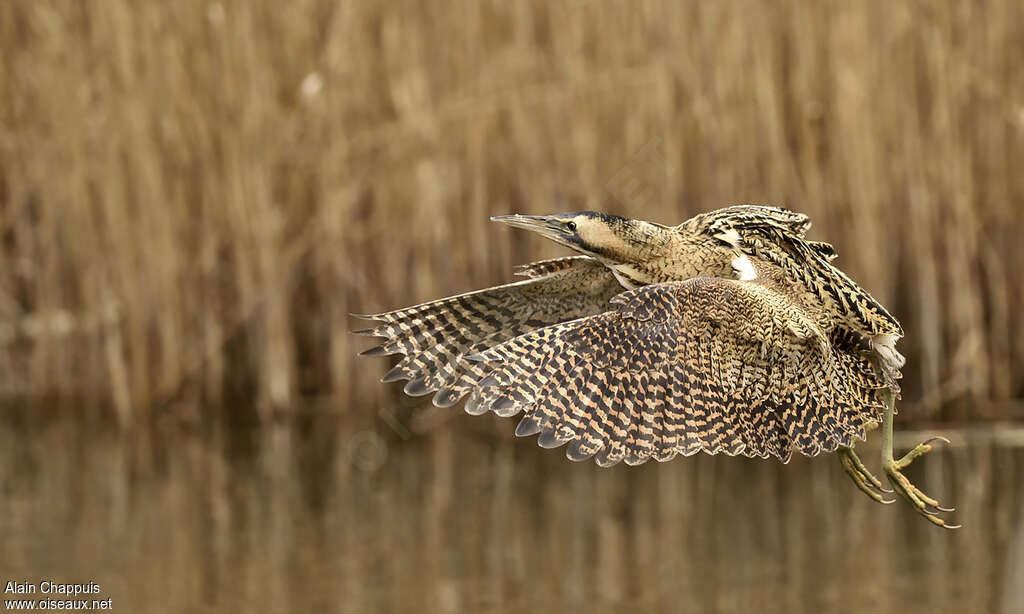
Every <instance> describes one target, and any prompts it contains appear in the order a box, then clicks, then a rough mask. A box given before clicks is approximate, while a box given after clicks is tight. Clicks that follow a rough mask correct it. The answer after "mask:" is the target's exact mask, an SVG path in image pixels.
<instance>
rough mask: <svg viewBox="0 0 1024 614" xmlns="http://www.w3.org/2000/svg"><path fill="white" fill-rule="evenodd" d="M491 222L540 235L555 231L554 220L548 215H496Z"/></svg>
mask: <svg viewBox="0 0 1024 614" xmlns="http://www.w3.org/2000/svg"><path fill="white" fill-rule="evenodd" d="M491 221H492V222H501V223H502V224H508V225H509V226H512V227H515V228H523V229H525V230H532V231H534V232H540V233H544V232H545V231H551V230H553V229H554V224H553V223H552V221H553V220H552V219H551V218H550V217H548V216H546V215H519V214H518V213H516V214H515V215H496V216H494V217H492V218H491Z"/></svg>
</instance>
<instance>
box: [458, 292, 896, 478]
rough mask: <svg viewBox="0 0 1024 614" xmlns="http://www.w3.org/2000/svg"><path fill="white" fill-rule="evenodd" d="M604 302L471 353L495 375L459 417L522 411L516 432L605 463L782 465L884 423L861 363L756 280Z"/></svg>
mask: <svg viewBox="0 0 1024 614" xmlns="http://www.w3.org/2000/svg"><path fill="white" fill-rule="evenodd" d="M612 303H613V304H614V305H615V306H616V307H617V309H616V310H615V311H609V312H607V313H603V314H600V315H595V316H592V317H585V318H581V319H578V320H575V321H572V322H565V323H562V324H557V325H554V326H549V327H546V328H542V329H539V330H535V331H533V332H531V333H528V334H525V335H522V336H520V337H516V338H515V339H512V340H511V341H508V342H507V343H504V344H502V345H499V346H496V347H494V348H491V349H490V350H488V351H486V352H483V353H482V354H480V355H477V356H473V357H471V358H472V359H473V360H476V361H479V362H480V363H481V364H482V365H485V366H486V367H488V369H489V370H490V373H489V374H488V376H487V377H485V378H484V379H483V380H481V381H480V385H479V387H478V388H477V389H476V390H475V391H474V392H473V395H472V396H471V397H470V400H469V402H468V403H467V405H466V410H467V411H469V412H470V413H483V412H485V411H488V410H491V411H494V412H495V413H497V414H499V415H506V416H510V415H514V414H516V413H519V412H523V413H524V414H525V415H524V417H523V418H522V420H521V421H520V423H519V426H518V427H517V429H516V434H517V435H520V436H525V435H533V434H537V433H539V434H540V437H539V438H538V443H539V444H540V445H541V446H543V447H556V446H559V445H562V444H564V443H569V446H568V448H567V450H566V455H567V456H568V457H569V458H570V459H572V460H582V459H584V458H588V457H591V456H595V455H596V461H597V463H598V464H599V465H602V466H609V465H613V464H615V463H617V462H619V461H620V460H625V461H626V462H627V463H628V464H639V463H642V462H645V461H647V460H648V459H650V458H655V459H657V460H659V461H665V460H669V459H671V458H672V457H674V456H675V455H676V454H684V455H689V454H693V453H696V452H698V451H701V450H703V451H705V452H708V453H710V454H716V453H718V452H725V453H726V454H730V455H731V454H739V453H743V454H746V455H747V456H759V457H762V458H766V457H767V456H769V455H771V456H775V457H778V458H779V459H781V460H783V461H787V460H788V459H789V457H790V454H791V452H792V450H794V449H796V450H799V451H800V452H802V453H804V454H807V455H811V456H813V455H815V454H817V453H818V452H822V451H832V450H835V449H836V448H837V447H838V446H841V445H849V444H851V443H852V442H853V441H854V440H855V438H858V437H859V438H863V437H864V435H865V426H866V424H867V423H868V422H870V421H873V420H877V419H879V417H880V414H879V411H878V410H879V408H881V407H882V403H881V401H882V399H881V396H880V395H879V394H878V389H879V388H881V387H882V386H884V383H883V382H882V381H881V379H880V378H879V377H878V376H877V375H875V374H874V372H873V371H872V369H871V367H870V364H869V363H868V362H867V361H866V359H863V358H862V357H860V356H858V355H855V354H853V353H850V352H847V351H845V350H840V349H838V348H834V347H832V346H831V345H830V344H829V342H828V338H827V336H826V335H825V334H823V332H822V331H821V330H820V328H819V327H818V325H817V324H816V323H815V322H814V321H813V320H812V319H811V318H810V317H809V316H808V315H807V313H806V312H805V311H804V310H803V309H802V308H801V307H800V306H799V305H798V304H797V303H795V302H794V301H793V300H792V299H789V298H788V297H786V296H783V295H782V294H779V293H778V292H775V291H774V290H771V289H769V288H768V287H765V286H762V285H761V284H760V283H758V282H752V281H737V280H730V279H715V278H697V279H690V280H687V281H682V282H673V283H666V284H658V285H652V286H645V287H643V288H639V289H636V290H632V291H629V292H625V293H623V294H620V295H619V296H617V297H615V298H614V299H613V300H612Z"/></svg>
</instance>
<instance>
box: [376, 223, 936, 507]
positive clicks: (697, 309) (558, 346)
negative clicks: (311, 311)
mask: <svg viewBox="0 0 1024 614" xmlns="http://www.w3.org/2000/svg"><path fill="white" fill-rule="evenodd" d="M493 219H496V220H498V221H502V222H505V223H507V224H509V225H511V226H516V227H520V228H526V229H528V230H531V231H534V232H538V233H539V234H542V235H544V236H546V237H548V238H550V239H552V240H554V241H556V242H558V243H561V244H563V245H565V246H568V247H570V248H572V249H574V250H576V251H578V252H580V253H582V254H583V256H577V257H571V258H558V259H554V260H547V261H542V262H537V263H533V264H530V265H527V266H526V267H524V268H523V270H522V271H520V274H522V275H525V276H526V277H528V279H527V280H524V281H520V282H517V283H512V284H507V285H504V286H497V287H494V288H490V289H486V290H480V291H478V292H472V293H469V294H464V295H460V296H455V297H450V298H446V299H441V300H439V301H434V302H430V303H424V304H422V305H417V306H414V307H409V308H406V309H401V310H398V311H392V312H388V313H382V314H378V315H372V316H363V317H366V318H369V319H372V320H376V321H378V322H379V324H378V325H377V326H376V327H375V328H371V329H368V330H364V331H359V332H360V333H362V334H368V335H373V336H377V337H383V338H384V339H385V342H384V343H383V344H382V345H381V346H379V347H376V348H372V349H370V350H367V351H366V352H364V354H370V355H378V354H395V353H400V354H403V355H404V357H403V358H402V360H401V361H400V362H399V363H398V364H397V365H396V366H395V367H394V368H393V369H392V370H391V371H389V372H388V374H387V375H385V376H384V381H393V380H397V379H408V380H409V382H408V384H406V387H405V391H406V392H407V393H409V394H413V395H417V394H426V393H429V392H436V394H435V396H434V403H435V404H436V405H438V406H443V407H446V406H449V405H453V404H454V403H456V402H458V401H459V400H460V399H461V398H462V397H463V396H465V395H466V394H467V393H468V394H470V398H469V401H468V402H467V404H466V411H468V412H469V413H472V414H480V413H485V412H487V411H493V412H494V413H496V414H498V415H502V416H512V415H515V414H519V413H522V414H523V417H522V419H521V420H520V422H519V425H518V427H517V429H516V434H517V435H521V436H525V435H539V437H538V443H539V444H540V445H541V446H543V447H555V446H559V445H564V444H568V445H567V447H566V455H567V456H568V457H569V458H571V459H573V460H582V459H585V458H590V457H593V458H595V460H596V462H597V463H598V464H599V465H601V466H609V465H613V464H615V463H618V462H620V461H623V460H624V461H625V462H626V463H627V464H631V465H632V464H639V463H642V462H645V461H647V460H649V459H651V458H654V459H657V460H659V461H665V460H669V459H671V458H673V457H674V456H676V455H677V454H683V455H688V454H693V453H696V452H698V451H704V452H707V453H710V454H716V453H719V452H723V453H726V454H730V455H734V454H741V453H742V454H745V455H748V456H758V457H768V456H773V457H776V458H779V459H782V460H783V461H786V460H788V459H789V457H790V455H791V453H792V451H794V450H796V451H799V452H801V453H803V454H806V455H808V456H814V455H816V454H818V453H820V452H833V451H838V452H839V453H840V458H841V460H842V462H843V467H844V469H846V471H847V472H848V473H849V474H850V476H851V477H852V478H853V480H854V482H855V483H856V484H857V486H858V487H859V488H861V490H863V491H864V492H865V493H867V494H868V495H869V496H871V497H872V498H873V499H875V500H876V501H881V502H886V501H885V500H884V497H883V495H882V494H881V493H882V492H887V491H885V490H884V489H883V488H882V486H881V482H880V481H879V480H878V479H877V478H875V476H873V475H872V474H871V473H870V471H868V470H867V468H866V467H864V465H863V463H861V462H860V459H859V458H857V456H856V455H855V454H854V453H853V450H852V447H853V445H854V444H855V442H856V441H857V440H858V439H863V438H864V437H865V436H866V434H867V432H868V431H869V430H871V429H873V428H875V427H877V426H878V425H879V424H882V425H883V427H884V428H883V438H884V442H883V466H884V468H885V471H886V473H887V476H888V477H889V481H890V483H891V484H892V485H893V487H894V488H895V489H896V491H897V492H898V493H899V494H900V495H902V496H903V497H904V498H906V499H907V500H908V501H910V502H911V504H913V505H914V507H915V508H916V509H918V511H920V512H921V513H922V514H923V515H925V516H926V517H927V518H929V520H931V521H932V522H935V523H936V524H939V525H941V526H950V525H946V524H945V523H944V522H943V521H942V520H940V519H938V518H937V516H935V514H934V512H932V511H931V510H930V509H929V507H934V508H937V509H939V510H942V509H943V508H939V507H938V504H937V503H936V502H935V501H934V500H933V499H931V498H929V497H927V496H926V495H924V493H922V492H921V491H920V490H918V489H917V488H916V487H914V486H913V485H912V484H910V483H909V481H906V478H905V477H903V476H902V474H901V473H900V472H899V470H900V469H902V468H903V467H905V466H906V465H907V464H909V462H910V461H911V460H913V458H916V456H920V455H921V454H924V453H926V452H927V451H928V450H930V449H931V448H930V446H929V445H928V444H929V443H930V442H926V443H925V444H922V445H921V446H918V448H915V451H912V453H911V454H908V455H907V456H906V457H904V458H903V459H900V460H899V461H895V460H893V459H892V445H891V439H892V413H893V411H894V408H893V404H894V400H895V398H896V396H897V395H898V386H897V380H898V379H899V377H900V368H901V367H902V366H903V357H902V356H901V355H900V354H899V353H898V352H897V351H896V347H895V345H896V341H897V340H898V339H899V338H900V337H902V336H903V330H902V329H901V328H900V325H899V322H898V321H897V320H896V319H895V318H893V317H892V316H891V315H890V314H889V313H888V312H887V311H886V310H885V308H884V307H882V305H881V304H879V303H878V301H876V300H875V299H874V298H872V297H871V295H870V294H868V293H867V292H865V291H864V290H863V289H862V288H860V287H859V286H858V285H857V284H856V283H854V282H853V281H852V280H851V279H850V278H849V277H847V276H846V275H845V274H844V273H843V272H842V271H840V270H839V269H838V268H836V267H835V266H834V265H833V264H832V260H834V259H835V257H836V253H835V250H834V249H832V246H831V245H829V244H827V243H820V242H815V241H809V240H807V239H806V238H805V234H806V232H807V230H808V228H809V227H810V221H809V220H808V218H807V216H805V215H802V214H799V213H794V212H791V211H786V210H784V209H778V208H774V207H763V206H754V205H743V206H736V207H729V208H726V209H720V210H717V211H712V212H709V213H705V214H701V215H698V216H696V217H694V218H691V219H690V220H687V221H686V222H683V223H682V224H680V225H679V226H675V227H669V226H663V225H661V224H654V223H651V222H643V221H640V220H631V219H627V218H622V217H618V216H614V215H608V214H603V213H595V212H577V213H566V214H560V215H552V216H521V215H513V216H502V217H499V218H493Z"/></svg>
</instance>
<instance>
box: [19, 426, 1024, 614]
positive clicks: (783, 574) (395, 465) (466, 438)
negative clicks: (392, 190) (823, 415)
mask: <svg viewBox="0 0 1024 614" xmlns="http://www.w3.org/2000/svg"><path fill="white" fill-rule="evenodd" d="M453 420H460V421H461V420H477V421H480V420H482V421H483V422H480V423H479V424H482V425H484V426H483V427H482V428H479V429H477V430H472V431H470V432H463V431H459V430H458V429H452V428H442V427H439V428H433V429H429V430H428V431H427V432H425V433H423V434H419V435H413V434H411V433H410V432H402V433H401V435H399V434H396V433H395V432H392V430H391V429H389V428H387V427H386V426H382V425H380V424H377V425H376V426H375V427H374V428H372V429H369V430H358V429H354V428H351V427H349V426H346V423H345V422H344V421H343V420H342V419H341V418H339V417H337V416H335V417H316V418H310V417H300V418H294V419H289V420H284V421H278V422H277V423H275V424H274V425H273V426H269V427H267V426H265V427H262V428H252V427H231V428H228V427H226V426H223V425H212V426H209V427H201V428H199V427H195V426H192V427H182V426H180V425H177V424H171V423H170V422H168V423H166V424H165V423H164V422H159V423H158V425H157V426H154V427H153V428H143V429H136V430H133V431H131V432H127V433H118V432H116V431H113V430H111V429H109V428H106V427H102V426H96V425H91V424H89V423H83V422H80V421H74V420H58V421H54V422H50V423H47V424H16V423H14V422H13V421H8V422H4V423H3V424H0V495H2V498H0V536H2V539H0V580H4V581H6V580H8V579H15V580H20V581H25V580H30V581H35V582H38V581H41V580H43V579H47V578H50V579H55V580H57V581H61V582H90V581H94V582H97V583H98V584H99V585H100V586H101V589H102V592H103V594H104V596H107V597H110V598H112V599H113V605H114V611H119V612H212V611H223V612H241V611H252V612H289V611H295V612H310V611H324V612H346V613H349V612H378V611H379V612H402V611H409V612H462V611H466V612H476V611H492V612H552V611H580V610H583V609H587V610H589V611H638V610H640V611H652V612H746V611H768V612H771V611H778V612H822V611H829V612H860V611H863V612H867V611H870V612H881V613H884V612H908V611H933V612H1024V514H1022V513H1021V512H1020V507H1021V504H1022V503H1024V448H1021V447H1019V446H1016V445H1012V444H1009V443H999V442H998V441H995V439H1000V438H998V437H992V436H991V433H985V432H972V433H970V434H968V435H962V434H961V435H959V436H957V437H956V438H955V441H954V446H952V447H951V448H949V449H946V450H944V451H941V452H938V453H935V454H932V455H929V456H928V457H926V458H925V460H924V462H922V463H920V465H917V466H914V467H912V468H911V470H910V471H909V475H910V476H911V478H912V479H914V480H915V481H917V482H919V483H920V484H921V485H922V486H923V487H925V489H926V490H927V491H929V492H931V493H934V494H936V495H938V496H940V497H941V498H942V499H944V500H946V501H949V502H952V503H955V504H956V505H957V506H958V508H959V510H958V513H957V516H956V517H957V518H958V519H960V520H962V521H963V522H964V524H965V526H964V528H963V529H961V530H959V531H957V532H946V531H942V530H939V529H936V528H934V527H932V526H931V525H929V524H928V523H926V522H924V521H923V520H921V519H920V518H918V517H916V516H915V515H914V514H913V513H911V512H910V511H909V510H908V509H907V508H906V507H905V506H903V505H902V504H897V505H892V506H888V507H883V506H880V505H876V504H874V503H872V502H870V501H869V500H868V499H867V498H866V497H864V496H863V495H862V494H861V493H859V492H858V491H856V490H855V489H854V488H853V486H852V485H851V484H850V483H849V481H848V479H847V478H846V476H845V475H844V474H843V473H842V471H841V470H840V469H839V466H838V463H837V462H836V461H835V459H834V458H831V457H821V458H817V459H804V458H795V459H794V460H793V461H792V462H790V463H789V464H788V465H785V466H784V465H781V464H779V463H777V462H768V461H758V460H748V459H742V458H739V459H737V458H726V457H715V458H711V457H706V456H703V455H701V456H695V457H692V458H688V459H677V460H675V461H673V462H670V463H666V464H657V463H648V464H647V465H644V466H641V467H636V468H628V467H625V466H620V467H616V468H613V469H610V470H609V469H599V468H597V467H595V466H594V465H592V464H589V463H571V462H569V461H567V460H565V458H564V457H563V456H562V454H560V453H559V452H555V451H545V450H541V449H539V448H537V447H536V446H535V445H534V444H533V443H532V442H529V441H525V440H515V439H514V438H512V437H511V431H512V430H513V428H514V423H513V422H512V421H507V420H501V419H498V418H493V420H492V419H491V418H490V417H486V418H477V419H473V418H469V417H464V416H459V417H456V418H453ZM489 420H490V421H491V422H488V421H489ZM1001 439H1006V438H1005V437H1004V438H1001ZM876 454H877V449H876V448H875V447H872V446H868V447H867V448H866V449H865V450H864V456H865V458H866V459H867V460H869V462H870V463H871V464H872V465H873V466H874V465H876V463H875V462H874V459H875V456H876Z"/></svg>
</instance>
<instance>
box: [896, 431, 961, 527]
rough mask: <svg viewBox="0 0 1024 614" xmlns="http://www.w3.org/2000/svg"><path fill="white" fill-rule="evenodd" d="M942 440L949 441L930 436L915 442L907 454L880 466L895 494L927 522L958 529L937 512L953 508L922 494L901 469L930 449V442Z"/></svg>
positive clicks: (948, 510)
mask: <svg viewBox="0 0 1024 614" xmlns="http://www.w3.org/2000/svg"><path fill="white" fill-rule="evenodd" d="M935 441H942V442H945V443H949V440H948V439H946V438H945V437H932V438H931V439H928V440H927V441H924V442H922V443H919V444H917V446H916V447H915V448H914V449H913V450H911V451H910V452H907V454H906V455H905V456H904V457H903V458H901V459H899V460H891V457H890V460H889V461H887V462H884V463H883V464H882V468H883V469H884V470H885V475H886V477H887V478H888V479H889V484H891V485H892V487H893V490H895V491H896V494H898V495H900V496H901V497H903V498H904V499H906V501H907V502H908V503H910V504H911V505H912V506H914V509H915V510H917V513H919V514H920V515H921V516H924V518H925V519H926V520H928V522H931V523H932V524H934V525H937V526H940V527H943V528H945V529H959V528H960V525H958V524H955V525H954V524H948V523H947V522H946V521H945V520H943V519H942V518H940V517H939V512H952V511H955V508H947V507H942V506H941V505H939V502H938V501H936V500H935V499H933V498H931V497H929V496H928V495H926V494H924V492H923V491H922V490H921V489H920V488H918V487H917V486H914V485H913V484H912V483H911V482H910V480H909V479H907V476H905V475H903V473H902V470H903V469H906V468H907V467H908V466H909V465H910V463H912V462H914V459H916V458H917V457H919V456H923V455H925V454H927V453H929V452H931V451H932V442H935Z"/></svg>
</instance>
